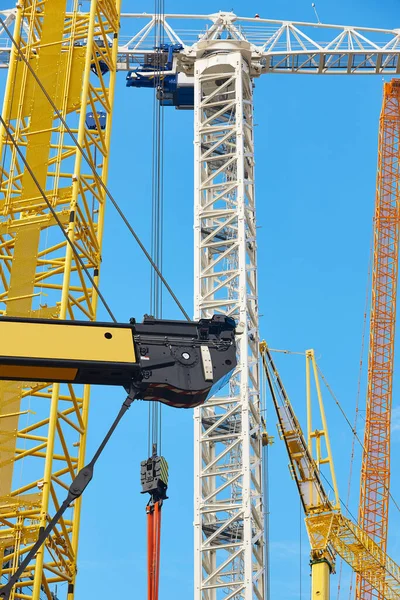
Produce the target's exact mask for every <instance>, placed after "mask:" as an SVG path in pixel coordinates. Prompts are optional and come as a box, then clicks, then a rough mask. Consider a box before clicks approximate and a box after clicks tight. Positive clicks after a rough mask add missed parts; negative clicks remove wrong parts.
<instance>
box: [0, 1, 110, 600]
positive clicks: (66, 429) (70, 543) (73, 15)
mask: <svg viewBox="0 0 400 600" xmlns="http://www.w3.org/2000/svg"><path fill="white" fill-rule="evenodd" d="M78 5H79V2H78V0H74V2H72V7H71V3H70V2H69V3H68V8H69V9H71V8H72V9H73V10H72V11H71V12H70V13H68V14H67V12H66V10H67V0H45V1H43V0H24V2H19V3H18V4H17V17H16V22H15V28H14V36H15V41H16V44H17V46H18V47H19V48H20V52H22V53H23V56H24V57H25V59H26V61H27V63H28V65H30V67H31V68H32V70H33V71H34V73H35V74H36V76H37V80H36V79H35V77H34V75H33V73H32V71H31V70H30V69H29V68H28V65H27V64H26V63H25V62H24V61H23V60H21V57H20V55H19V51H18V50H17V48H16V47H15V46H14V47H13V49H12V53H11V60H10V66H9V72H8V79H7V85H6V91H5V99H4V106H3V112H2V115H3V119H4V122H5V124H6V127H1V128H0V164H1V189H0V303H1V304H0V307H1V311H0V314H1V315H7V316H9V317H33V318H36V317H40V318H51V319H54V318H61V319H66V318H68V319H89V320H94V319H95V316H96V309H97V303H98V295H97V293H96V291H95V289H93V286H92V285H91V283H90V281H88V278H87V276H86V274H85V271H84V268H86V269H88V270H89V272H90V273H91V274H92V276H93V280H94V282H95V283H96V285H97V282H98V281H99V271H100V262H101V247H102V234H103V222H104V199H105V193H104V189H103V188H102V187H101V184H100V183H99V181H102V182H105V181H106V179H107V170H108V160H109V145H110V133H111V117H112V107H113V96H114V87H115V76H116V60H117V43H118V38H117V35H118V31H119V15H120V1H119V0H92V1H91V2H90V13H89V14H81V13H80V12H79V10H78V9H79V6H78ZM38 81H40V82H41V83H42V85H43V87H44V88H45V90H46V92H47V95H48V97H46V95H45V94H44V92H43V90H42V89H41V88H40V86H39V85H38ZM54 107H55V108H56V109H57V110H55V108H54ZM60 117H61V119H60ZM63 120H64V121H65V122H66V123H67V124H68V126H69V127H70V128H71V130H72V132H73V134H74V135H75V136H76V138H77V140H78V142H79V144H80V146H81V147H82V148H84V150H85V152H86V154H87V156H88V158H89V162H91V163H92V165H91V166H92V167H94V168H95V169H96V171H97V176H98V177H97V178H96V177H95V176H94V174H93V172H92V169H91V168H90V166H89V165H88V164H87V161H85V160H83V158H82V154H81V153H80V151H79V150H78V148H77V146H76V144H75V143H74V142H73V140H72V138H71V136H70V135H69V134H68V132H67V130H66V127H65V124H64V123H63ZM7 129H8V130H10V131H12V134H13V137H14V140H15V142H16V144H17V147H18V148H19V149H20V151H21V152H22V155H23V157H24V158H25V160H26V162H27V163H28V164H29V165H30V167H31V169H32V171H33V173H34V177H35V179H34V178H32V176H31V174H30V173H29V172H28V170H27V169H26V168H24V160H23V158H22V157H21V155H20V154H19V153H18V152H17V150H16V147H15V146H14V145H13V143H12V141H11V139H10V137H9V136H8V135H7ZM95 154H96V160H95ZM40 188H41V189H42V191H43V192H44V194H45V196H46V198H47V200H48V201H49V203H50V204H51V206H52V207H53V209H54V211H55V213H56V215H57V217H58V220H59V221H60V222H61V224H62V226H63V227H64V230H65V231H66V233H67V235H68V238H69V239H70V241H72V242H73V243H74V244H75V247H76V248H77V249H78V254H79V259H78V258H77V257H76V255H75V254H74V252H73V251H72V248H71V245H69V244H68V243H67V241H66V239H65V237H64V236H63V235H62V231H61V230H60V227H59V224H57V223H56V220H55V218H54V215H53V214H52V212H51V211H50V210H49V206H48V204H47V203H46V201H45V198H44V197H43V194H42V193H41V192H40ZM21 344H22V345H23V340H21ZM88 407H89V387H88V386H86V387H84V388H83V387H81V386H80V387H79V386H73V385H72V384H69V385H60V384H54V385H49V384H46V383H33V382H31V383H20V382H0V419H1V425H2V427H1V438H0V467H1V481H0V569H1V575H2V578H3V579H2V581H4V578H5V579H7V577H8V576H9V575H10V574H11V573H13V572H14V571H15V569H16V567H17V566H18V564H19V562H20V561H21V558H22V557H23V556H24V554H25V553H26V552H27V550H28V549H29V547H31V546H32V544H33V542H34V540H35V539H36V538H37V536H38V532H39V530H40V529H41V528H43V527H45V525H46V523H47V522H48V520H49V518H51V515H52V514H54V512H55V511H56V510H57V509H58V507H59V504H60V497H61V498H62V497H63V496H64V495H65V490H66V489H68V486H69V485H70V483H71V481H72V480H73V478H74V477H75V475H76V474H77V472H78V471H79V469H80V468H81V467H82V466H83V464H84V462H83V461H84V454H85V443H86V428H87V418H88ZM22 459H23V460H24V469H23V470H22V469H19V468H18V467H19V464H20V461H21V460H22ZM79 515H80V500H77V502H76V503H75V505H74V506H73V508H71V509H70V510H69V511H68V513H66V515H65V516H64V518H63V519H61V521H60V523H59V525H58V526H57V528H56V530H55V532H54V535H53V536H51V538H49V540H48V543H47V544H46V547H44V548H42V549H41V550H39V552H38V553H37V555H36V558H35V560H34V561H33V562H32V563H31V564H30V565H29V567H28V568H27V571H26V572H25V574H24V577H23V578H22V579H21V580H20V581H19V582H18V586H17V588H16V590H15V591H14V592H13V597H15V598H24V599H31V598H32V599H33V600H38V599H39V597H40V596H42V598H43V597H46V598H47V599H48V600H51V598H52V594H51V587H52V585H53V584H57V583H60V584H61V583H66V584H67V586H68V598H69V599H70V600H71V599H72V598H73V595H74V583H75V574H76V560H77V550H78V529H79Z"/></svg>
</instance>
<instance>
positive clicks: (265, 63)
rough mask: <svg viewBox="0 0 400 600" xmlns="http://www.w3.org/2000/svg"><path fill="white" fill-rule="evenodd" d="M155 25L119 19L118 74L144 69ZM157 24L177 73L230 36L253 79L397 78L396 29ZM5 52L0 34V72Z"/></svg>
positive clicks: (215, 21) (145, 19)
mask: <svg viewBox="0 0 400 600" xmlns="http://www.w3.org/2000/svg"><path fill="white" fill-rule="evenodd" d="M15 11H16V9H15V8H13V9H10V10H6V11H0V15H1V17H2V18H3V19H4V18H8V19H13V15H14V14H15ZM158 18H160V17H158ZM156 19H157V17H155V16H154V15H152V14H147V13H142V14H135V13H124V14H122V16H121V36H120V48H119V62H118V68H119V70H121V71H128V70H130V69H133V68H135V67H138V66H139V65H140V64H143V60H144V57H145V55H146V54H149V53H152V52H153V48H154V45H155V43H156V41H157V40H156V37H157V36H158V37H159V35H160V26H159V22H157V20H156ZM161 21H162V28H163V29H164V41H165V42H166V43H168V42H171V43H180V44H182V45H183V47H184V50H183V51H182V52H181V53H180V55H179V57H180V59H181V60H179V61H178V64H177V68H178V69H179V70H182V71H186V70H188V71H190V70H191V69H192V68H193V62H194V61H193V60H192V59H193V58H194V56H195V55H196V54H197V50H198V47H199V45H201V43H202V42H204V41H209V40H214V41H216V42H217V41H218V38H221V37H222V38H223V37H224V36H231V37H232V39H236V40H238V39H241V40H245V41H247V42H249V43H250V44H251V49H252V59H253V65H254V69H253V65H252V75H253V76H255V75H259V74H261V73H312V74H316V75H323V74H352V75H355V74H387V75H390V74H392V75H396V74H400V60H399V57H400V29H374V28H372V27H354V26H345V25H331V24H323V23H312V22H311V23H310V22H306V23H301V22H296V21H277V20H272V19H260V18H248V17H240V16H237V15H235V14H234V13H229V12H219V13H215V14H211V15H182V14H177V15H173V14H167V15H165V16H164V17H163V18H162V19H161ZM9 23H11V21H9ZM132 29H133V30H134V31H132ZM9 51H10V41H9V39H8V37H7V35H6V33H5V32H4V31H3V32H2V31H1V28H0V67H6V66H7V63H8V60H9Z"/></svg>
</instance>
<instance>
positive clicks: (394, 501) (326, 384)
mask: <svg viewBox="0 0 400 600" xmlns="http://www.w3.org/2000/svg"><path fill="white" fill-rule="evenodd" d="M317 369H318V373H319V374H320V375H321V379H322V381H323V382H324V384H325V386H326V387H327V389H328V392H329V393H330V395H331V396H332V398H333V400H334V401H335V403H336V405H337V407H338V408H339V410H340V412H341V413H342V415H343V417H344V419H345V421H346V423H347V424H348V426H349V428H350V429H351V432H352V434H353V436H354V437H355V439H356V440H357V442H358V443H359V445H360V446H361V448H362V449H363V450H364V451H365V447H364V444H363V443H362V441H361V440H360V438H359V436H358V434H357V431H356V430H355V429H354V427H353V426H352V424H351V423H350V419H349V418H348V416H347V415H346V413H345V411H344V408H343V407H342V406H341V404H340V402H339V400H338V399H337V397H336V396H335V394H334V393H333V390H332V388H331V386H330V385H329V383H328V381H327V380H326V378H325V377H324V375H323V373H322V371H321V369H320V368H319V366H318V365H317ZM385 487H386V490H387V492H388V493H389V496H390V499H391V500H392V502H393V504H394V505H395V507H396V508H397V510H398V511H399V512H400V506H399V505H398V503H397V502H396V500H395V499H394V497H393V495H392V493H391V492H390V490H389V489H388V488H387V486H385Z"/></svg>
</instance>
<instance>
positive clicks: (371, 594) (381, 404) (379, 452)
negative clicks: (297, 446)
mask: <svg viewBox="0 0 400 600" xmlns="http://www.w3.org/2000/svg"><path fill="white" fill-rule="evenodd" d="M399 159H400V80H392V81H391V82H390V83H385V85H384V97H383V106H382V112H381V115H380V127H379V151H378V177H377V193H376V203H375V215H374V255H373V274H372V299H371V314H370V340H369V357H368V391H367V407H366V418H365V433H364V448H363V459H362V468H361V490H360V505H359V515H358V518H359V525H360V527H361V528H362V529H363V530H364V531H365V532H366V533H367V534H368V535H369V536H370V537H372V538H373V539H374V541H375V542H376V543H377V544H378V545H379V546H380V548H381V549H382V550H383V551H386V545H387V528H388V512H389V482H390V420H391V407H392V382H393V365H394V336H395V327H396V295H397V276H398V256H399V251H398V248H399V243H398V241H399V200H400V189H399V184H400V165H399ZM356 598H357V599H362V600H367V599H368V600H369V599H371V598H380V599H381V600H382V599H383V596H382V595H381V594H379V593H378V592H377V591H375V590H373V588H372V587H371V585H370V584H369V583H368V582H367V581H366V580H365V579H362V578H361V577H360V576H357V588H356Z"/></svg>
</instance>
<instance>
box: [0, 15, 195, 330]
mask: <svg viewBox="0 0 400 600" xmlns="http://www.w3.org/2000/svg"><path fill="white" fill-rule="evenodd" d="M0 23H1V24H2V26H3V28H4V30H5V32H6V34H7V35H8V37H9V38H10V40H11V42H12V44H13V45H14V46H15V48H16V50H17V53H18V55H19V57H20V58H21V60H22V61H23V62H24V63H25V65H26V66H27V68H28V69H29V71H30V73H31V74H32V76H33V77H34V79H35V81H36V83H37V84H38V86H39V88H40V89H41V91H42V92H43V94H44V95H45V97H46V99H47V100H48V102H49V103H50V104H51V106H52V108H53V110H54V112H55V114H56V116H57V118H58V119H59V120H60V121H61V123H62V124H63V125H64V127H65V129H66V131H67V132H68V134H69V135H70V136H71V139H72V140H73V142H74V144H75V146H76V147H77V148H78V150H79V152H80V153H81V155H82V157H83V158H84V160H85V162H86V163H87V164H88V166H89V168H90V169H91V171H92V173H93V176H94V178H95V180H96V182H97V184H98V185H99V186H100V187H101V188H102V190H103V191H104V192H105V194H106V196H107V197H108V199H109V200H110V202H111V203H112V205H113V206H114V208H115V210H116V211H117V213H118V215H119V216H120V217H121V219H122V221H123V223H124V224H125V225H126V227H127V228H128V230H129V232H130V233H131V235H132V236H133V238H134V239H135V241H136V243H137V244H138V246H139V248H140V249H141V250H142V252H143V254H144V255H145V257H146V258H147V260H148V261H149V262H150V264H151V266H152V268H153V269H154V271H155V272H156V273H157V275H158V277H159V278H160V280H161V281H162V283H163V284H164V286H165V288H166V289H167V290H168V292H169V294H170V295H171V297H172V298H173V300H174V302H175V303H176V305H177V306H178V308H179V310H180V311H181V312H182V314H183V315H184V317H185V319H187V320H188V321H190V317H189V315H188V313H187V312H186V311H185V309H184V307H183V305H182V304H181V302H180V301H179V299H178V297H177V296H176V294H175V293H174V291H173V290H172V288H171V286H170V285H169V283H168V282H167V280H166V279H165V277H164V275H163V274H162V272H161V271H160V269H159V268H158V267H157V265H156V263H155V262H154V260H153V259H152V257H151V255H150V253H149V252H148V250H147V249H146V247H145V245H144V244H143V242H142V241H141V239H140V237H139V235H138V234H137V233H136V231H135V230H134V229H133V227H132V225H131V224H130V222H129V220H128V218H127V217H126V216H125V214H124V212H123V210H122V209H121V207H120V206H119V204H118V203H117V201H116V200H115V198H114V197H113V195H112V194H111V192H110V190H109V189H108V187H107V185H106V184H105V183H104V181H103V180H102V179H101V177H100V176H99V174H98V173H97V171H96V167H95V165H93V162H92V160H91V158H90V157H89V156H88V155H87V153H86V152H85V151H84V149H83V148H82V146H81V145H80V144H79V142H78V140H77V138H76V136H75V134H74V132H73V131H72V130H71V128H70V127H69V125H68V124H67V122H66V120H65V119H64V117H63V115H62V114H61V112H60V111H59V110H58V108H57V106H56V105H55V103H54V102H53V100H52V98H51V97H50V96H49V94H48V92H47V90H46V89H45V87H44V86H43V84H42V82H41V81H40V78H39V77H38V76H37V74H36V73H35V71H34V69H33V67H32V66H31V65H30V64H29V61H28V60H27V59H26V57H25V56H24V54H23V52H22V51H21V49H20V48H19V46H18V44H17V43H16V41H15V39H14V37H13V35H12V33H11V31H10V30H9V28H8V27H7V25H6V24H5V22H4V20H3V19H2V18H1V17H0ZM39 191H40V190H39Z"/></svg>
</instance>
